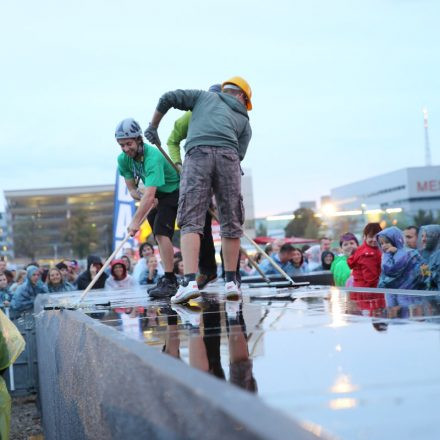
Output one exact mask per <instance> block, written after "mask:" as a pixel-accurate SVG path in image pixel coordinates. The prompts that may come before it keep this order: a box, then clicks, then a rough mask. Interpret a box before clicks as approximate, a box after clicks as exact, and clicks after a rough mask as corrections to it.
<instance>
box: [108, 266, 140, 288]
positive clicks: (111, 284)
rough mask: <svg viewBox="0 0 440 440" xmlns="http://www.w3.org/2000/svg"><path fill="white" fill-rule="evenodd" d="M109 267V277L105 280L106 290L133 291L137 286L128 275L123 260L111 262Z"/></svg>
mask: <svg viewBox="0 0 440 440" xmlns="http://www.w3.org/2000/svg"><path fill="white" fill-rule="evenodd" d="M110 266H111V271H110V273H111V276H109V277H108V278H107V279H106V280H105V288H106V289H112V290H119V289H134V288H135V287H136V286H137V285H138V283H137V282H136V280H135V279H134V278H133V277H132V276H131V275H130V274H128V272H127V266H126V265H125V263H124V260H122V259H119V260H113V261H112V262H111V265H110Z"/></svg>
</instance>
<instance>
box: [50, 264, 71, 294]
mask: <svg viewBox="0 0 440 440" xmlns="http://www.w3.org/2000/svg"><path fill="white" fill-rule="evenodd" d="M46 284H47V288H48V290H49V293H57V292H71V291H72V290H75V286H74V285H73V284H70V283H69V282H68V281H66V280H65V279H64V277H63V274H62V272H61V270H60V269H58V267H52V268H51V269H49V272H48V274H47V279H46Z"/></svg>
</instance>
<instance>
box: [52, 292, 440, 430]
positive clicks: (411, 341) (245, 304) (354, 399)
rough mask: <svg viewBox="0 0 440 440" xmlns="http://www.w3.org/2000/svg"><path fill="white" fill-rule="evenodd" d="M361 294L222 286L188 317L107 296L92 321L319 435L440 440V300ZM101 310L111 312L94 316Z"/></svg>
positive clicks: (134, 295)
mask: <svg viewBox="0 0 440 440" xmlns="http://www.w3.org/2000/svg"><path fill="white" fill-rule="evenodd" d="M356 290H357V291H356V292H354V291H344V290H341V289H336V288H325V287H322V288H319V287H315V288H302V289H297V290H292V289H290V290H287V289H285V290H275V289H244V290H243V298H242V300H240V301H235V302H234V301H230V302H229V301H225V299H224V297H223V296H222V295H221V294H219V293H218V292H220V291H221V286H220V285H218V286H216V285H213V286H211V287H210V288H209V289H208V291H207V292H206V293H204V294H203V297H202V298H200V299H198V300H193V301H191V302H190V304H189V305H186V306H182V305H179V306H175V305H173V306H170V305H169V303H166V302H164V301H150V300H148V297H147V296H146V295H145V293H144V292H142V291H138V292H96V293H93V296H90V297H89V298H88V300H87V301H89V303H90V308H89V309H85V312H86V313H87V314H89V315H90V316H92V317H93V318H96V319H99V320H100V321H101V322H102V323H104V324H106V325H109V326H112V327H113V328H115V329H116V330H119V331H121V332H123V333H124V334H126V336H127V337H129V338H133V339H137V340H141V341H143V342H145V344H147V345H149V346H151V347H154V348H155V349H156V350H159V351H162V352H164V353H166V354H168V355H170V356H174V357H176V358H179V359H181V360H182V361H183V362H185V363H187V364H189V365H191V366H192V367H194V368H198V369H199V370H202V371H206V372H208V373H210V374H213V375H215V376H216V377H218V378H219V379H220V380H224V381H229V382H231V383H233V384H235V385H236V386H239V387H241V388H244V389H246V390H248V391H249V392H252V393H256V394H258V396H259V397H260V398H261V399H263V400H264V401H265V402H266V403H268V404H269V405H271V406H272V407H274V408H277V409H279V410H281V411H282V412H283V413H285V414H287V415H288V416H291V417H292V418H295V419H296V420H300V421H302V423H304V424H305V425H307V426H309V428H310V429H311V430H312V431H315V432H320V430H324V432H327V433H329V434H330V435H334V436H335V437H337V438H344V439H385V438H388V439H410V438H411V439H413V438H417V439H438V438H440V426H439V423H438V415H437V413H438V409H437V408H438V406H439V403H440V371H439V368H438V365H439V361H440V325H439V324H440V297H439V296H436V295H431V294H429V293H423V294H418V293H415V292H401V293H394V292H395V291H387V292H385V293H381V292H383V291H376V293H375V292H373V293H372V291H368V292H367V291H362V289H356ZM377 292H379V293H377ZM60 298H61V299H62V300H63V298H62V295H61V296H60ZM64 301H66V302H68V301H69V297H68V295H64ZM100 302H101V304H106V303H108V302H110V305H108V304H107V305H106V306H97V307H95V306H93V304H96V303H100Z"/></svg>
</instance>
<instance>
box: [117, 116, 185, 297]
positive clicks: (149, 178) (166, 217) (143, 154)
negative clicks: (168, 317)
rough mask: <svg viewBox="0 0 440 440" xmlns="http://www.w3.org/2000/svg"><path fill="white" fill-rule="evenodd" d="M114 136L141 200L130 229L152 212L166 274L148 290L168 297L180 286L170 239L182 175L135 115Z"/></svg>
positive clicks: (129, 186)
mask: <svg viewBox="0 0 440 440" xmlns="http://www.w3.org/2000/svg"><path fill="white" fill-rule="evenodd" d="M115 137H116V140H117V142H118V144H119V145H120V147H121V149H122V153H121V154H120V155H119V156H118V169H119V174H120V175H121V176H122V177H124V179H125V183H126V185H127V189H128V191H129V192H130V194H131V196H132V197H133V199H135V200H139V201H140V204H139V207H138V209H137V210H136V213H135V215H134V217H133V219H132V221H131V223H130V225H129V227H128V233H129V234H130V235H134V234H135V233H136V232H137V231H138V230H139V228H140V226H141V223H142V221H143V219H144V217H145V215H146V214H147V212H149V213H148V216H147V219H148V222H149V223H150V226H151V228H152V230H153V234H154V236H155V238H156V240H157V243H158V245H159V252H160V257H161V259H162V263H163V265H164V270H165V275H164V276H163V277H162V278H161V279H160V280H159V281H158V283H157V286H156V287H155V288H154V289H151V290H149V292H148V294H149V295H150V296H151V297H152V298H169V297H171V296H173V295H174V294H175V293H176V291H177V287H178V286H177V280H176V276H175V275H174V272H173V264H174V261H173V257H174V249H173V245H172V242H171V239H172V238H173V233H174V225H175V221H176V215H177V206H178V201H179V175H178V173H177V172H176V171H175V170H174V168H173V167H172V166H171V165H170V164H169V163H168V162H167V161H166V159H165V158H164V156H163V155H162V153H161V152H160V151H159V150H158V149H157V148H156V147H152V146H151V145H148V144H145V143H144V141H143V137H142V130H141V127H140V126H139V124H138V123H137V122H136V121H135V120H134V119H132V118H128V119H124V120H123V121H122V122H120V123H119V124H118V126H117V127H116V132H115ZM141 180H142V182H143V184H144V188H142V190H140V189H139V188H138V185H139V182H140V181H141ZM156 199H157V204H156V206H154V205H155V203H156Z"/></svg>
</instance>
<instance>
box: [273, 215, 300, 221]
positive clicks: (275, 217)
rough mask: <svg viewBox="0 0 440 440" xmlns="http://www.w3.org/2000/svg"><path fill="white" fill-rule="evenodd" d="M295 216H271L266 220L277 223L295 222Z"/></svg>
mask: <svg viewBox="0 0 440 440" xmlns="http://www.w3.org/2000/svg"><path fill="white" fill-rule="evenodd" d="M294 218H295V216H294V215H293V214H286V215H270V216H269V217H266V220H267V221H268V222H272V221H276V220H293V219H294Z"/></svg>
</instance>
